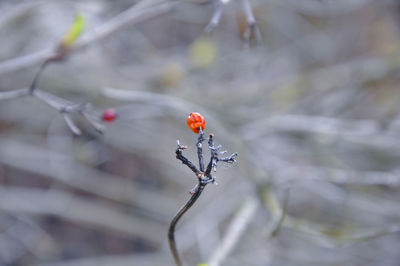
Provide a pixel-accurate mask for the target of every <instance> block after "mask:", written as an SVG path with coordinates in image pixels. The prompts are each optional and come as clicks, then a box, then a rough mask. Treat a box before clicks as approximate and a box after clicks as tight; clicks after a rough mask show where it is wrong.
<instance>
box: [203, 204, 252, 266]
mask: <svg viewBox="0 0 400 266" xmlns="http://www.w3.org/2000/svg"><path fill="white" fill-rule="evenodd" d="M257 207H258V201H257V200H256V199H254V198H249V199H247V200H246V201H245V202H244V204H243V206H242V207H241V208H240V210H239V211H238V212H237V213H236V214H235V216H234V218H233V219H232V221H231V222H230V224H229V225H228V228H227V231H226V233H225V235H224V238H223V239H222V242H221V243H220V245H219V246H218V247H217V248H216V249H215V251H214V253H213V254H212V255H211V259H210V261H209V266H219V265H220V264H221V263H222V261H223V260H224V259H225V258H226V257H227V256H228V255H229V253H230V252H231V251H232V249H233V248H234V247H235V245H236V244H237V243H238V242H239V240H240V237H241V236H242V234H243V233H244V232H245V230H246V228H247V225H248V224H249V222H250V221H251V220H252V219H253V217H254V215H255V213H256V210H257Z"/></svg>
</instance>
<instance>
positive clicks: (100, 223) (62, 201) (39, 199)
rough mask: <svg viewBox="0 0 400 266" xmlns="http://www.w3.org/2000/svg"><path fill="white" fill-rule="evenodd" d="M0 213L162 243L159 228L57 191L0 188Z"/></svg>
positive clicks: (152, 223) (151, 223) (90, 201)
mask: <svg viewBox="0 0 400 266" xmlns="http://www.w3.org/2000/svg"><path fill="white" fill-rule="evenodd" d="M0 199H1V200H0V209H1V210H2V211H3V212H9V213H26V214H32V215H56V216H59V217H61V218H64V219H67V220H70V221H72V222H74V223H77V224H78V225H79V224H86V225H91V226H95V227H98V228H102V229H107V230H113V231H115V232H119V233H122V234H124V235H129V236H136V237H141V238H143V239H146V240H147V241H150V242H152V243H155V244H159V243H160V242H161V241H162V237H161V236H160V234H159V232H160V225H159V224H157V223H155V222H152V221H150V220H148V219H146V220H144V219H141V218H138V217H134V216H132V215H128V214H126V213H123V212H121V211H117V210H114V209H112V208H109V207H106V206H103V205H102V204H100V203H98V202H95V201H93V200H89V199H88V198H81V197H78V196H74V195H73V194H70V193H67V192H63V191H58V190H54V189H52V190H42V189H33V188H29V189H25V188H11V187H2V188H0Z"/></svg>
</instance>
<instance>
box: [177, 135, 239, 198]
mask: <svg viewBox="0 0 400 266" xmlns="http://www.w3.org/2000/svg"><path fill="white" fill-rule="evenodd" d="M203 141H205V139H204V132H203V131H202V130H200V134H199V137H198V140H197V155H198V159H199V169H198V168H197V167H196V166H195V165H194V164H193V163H192V162H191V161H190V160H189V159H187V158H186V157H185V156H184V155H183V154H182V151H183V150H185V149H187V146H182V145H180V142H179V140H178V141H177V149H176V152H175V153H176V158H177V159H178V160H180V161H181V162H182V163H183V164H184V165H186V166H187V167H189V168H190V170H192V172H193V173H194V174H195V175H196V177H197V178H198V179H199V185H206V184H209V183H214V184H216V181H215V177H213V176H212V174H211V172H212V170H213V171H214V172H215V171H216V170H217V165H218V162H225V163H231V164H232V163H234V162H236V159H235V158H236V157H237V155H238V154H237V153H236V152H235V153H233V154H231V155H230V156H228V157H222V158H219V156H220V155H223V154H225V153H226V151H220V149H221V147H222V146H221V145H218V146H215V144H214V135H213V134H210V136H209V138H208V148H209V150H210V153H211V157H210V162H209V163H208V165H207V168H205V169H204V164H203V148H202V142H203ZM195 191H196V188H195V189H194V190H192V192H195ZM192 192H191V193H192Z"/></svg>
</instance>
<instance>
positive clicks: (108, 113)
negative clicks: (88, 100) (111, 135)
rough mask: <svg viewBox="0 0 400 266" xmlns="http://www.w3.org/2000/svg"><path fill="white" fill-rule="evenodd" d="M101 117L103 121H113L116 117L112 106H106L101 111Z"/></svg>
mask: <svg viewBox="0 0 400 266" xmlns="http://www.w3.org/2000/svg"><path fill="white" fill-rule="evenodd" d="M101 118H102V119H103V121H105V122H114V120H115V119H116V118H117V112H116V111H115V109H113V108H107V109H106V110H105V111H104V112H103V115H102V116H101Z"/></svg>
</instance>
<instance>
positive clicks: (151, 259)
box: [34, 252, 165, 266]
mask: <svg viewBox="0 0 400 266" xmlns="http://www.w3.org/2000/svg"><path fill="white" fill-rule="evenodd" d="M34 265H35V266H100V265H101V266H127V265H140V266H154V265H165V256H163V254H160V253H155V252H152V253H150V254H136V253H134V254H127V255H125V254H123V255H109V256H105V255H104V256H94V257H88V258H80V259H69V260H63V261H59V262H50V263H40V264H34Z"/></svg>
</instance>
